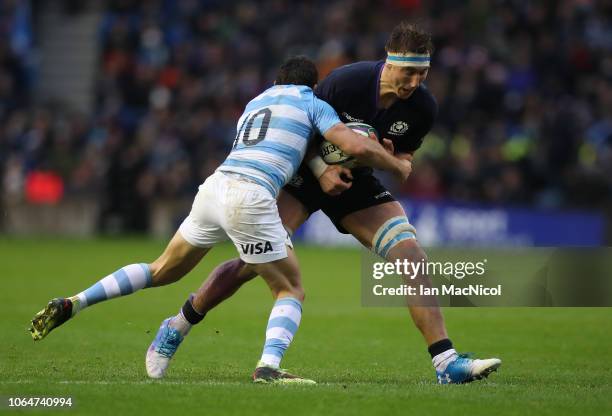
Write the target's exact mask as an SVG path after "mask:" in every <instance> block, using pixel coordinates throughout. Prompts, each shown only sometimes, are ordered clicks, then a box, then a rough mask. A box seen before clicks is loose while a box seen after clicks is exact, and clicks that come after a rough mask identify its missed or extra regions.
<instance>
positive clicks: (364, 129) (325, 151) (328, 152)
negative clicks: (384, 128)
mask: <svg viewBox="0 0 612 416" xmlns="http://www.w3.org/2000/svg"><path fill="white" fill-rule="evenodd" d="M346 127H348V128H350V129H351V130H353V131H354V132H355V133H358V134H361V135H362V136H364V137H366V138H367V137H369V135H370V133H374V135H375V136H376V137H377V138H378V139H379V140H380V137H379V136H378V132H377V131H376V129H375V128H374V127H372V126H370V125H369V124H365V123H346ZM319 150H320V153H321V157H322V158H323V161H324V162H325V163H327V164H328V165H342V166H344V167H345V168H349V169H352V168H355V167H357V166H358V165H359V162H358V161H357V159H355V158H354V157H353V156H351V155H348V154H346V153H344V152H343V151H342V150H340V149H339V148H338V147H336V146H335V145H334V144H332V143H330V142H328V141H327V140H323V142H322V143H321V146H320V148H319Z"/></svg>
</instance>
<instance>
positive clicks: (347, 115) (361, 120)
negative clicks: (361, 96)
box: [342, 111, 363, 123]
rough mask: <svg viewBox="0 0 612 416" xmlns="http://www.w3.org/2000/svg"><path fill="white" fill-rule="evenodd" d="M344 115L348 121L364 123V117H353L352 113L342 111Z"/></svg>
mask: <svg viewBox="0 0 612 416" xmlns="http://www.w3.org/2000/svg"><path fill="white" fill-rule="evenodd" d="M342 117H344V118H345V119H347V120H348V121H353V122H357V123H363V119H362V118H357V117H353V116H352V115H350V114H349V113H347V112H346V111H345V112H343V113H342Z"/></svg>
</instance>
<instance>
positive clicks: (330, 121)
mask: <svg viewBox="0 0 612 416" xmlns="http://www.w3.org/2000/svg"><path fill="white" fill-rule="evenodd" d="M312 107H313V108H312V123H313V125H314V127H315V128H316V129H317V130H318V131H319V133H320V134H321V135H323V134H325V132H326V131H327V130H329V129H330V128H332V127H333V126H335V125H336V124H338V123H341V121H340V118H339V117H338V114H336V111H335V110H334V109H333V108H332V106H331V105H329V104H327V103H326V102H325V101H323V100H321V99H319V98H317V97H314V100H313V106H312Z"/></svg>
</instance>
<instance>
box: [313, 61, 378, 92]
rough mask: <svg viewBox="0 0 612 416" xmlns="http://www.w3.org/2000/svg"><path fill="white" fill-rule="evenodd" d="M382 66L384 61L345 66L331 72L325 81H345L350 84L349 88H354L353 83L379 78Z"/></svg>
mask: <svg viewBox="0 0 612 416" xmlns="http://www.w3.org/2000/svg"><path fill="white" fill-rule="evenodd" d="M382 65H383V62H382V61H360V62H355V63H352V64H348V65H343V66H341V67H338V68H336V69H334V70H333V71H331V72H330V73H329V75H328V76H327V77H326V78H325V79H324V80H323V81H324V82H325V81H332V82H342V81H345V82H348V83H349V84H348V85H349V86H354V84H353V83H352V82H351V81H355V80H367V79H369V78H372V77H375V78H377V77H378V73H379V72H380V68H381V66H382Z"/></svg>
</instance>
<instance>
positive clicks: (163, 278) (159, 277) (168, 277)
mask: <svg viewBox="0 0 612 416" xmlns="http://www.w3.org/2000/svg"><path fill="white" fill-rule="evenodd" d="M172 264H173V263H172V262H171V261H170V259H169V258H168V256H165V255H163V254H162V255H161V256H160V257H159V258H158V259H157V260H155V261H154V262H153V263H151V264H149V269H150V270H151V282H152V284H151V285H152V286H163V285H168V284H170V283H174V282H176V281H177V280H179V279H180V277H181V276H180V275H179V273H177V270H176V267H174V266H173V265H172Z"/></svg>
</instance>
